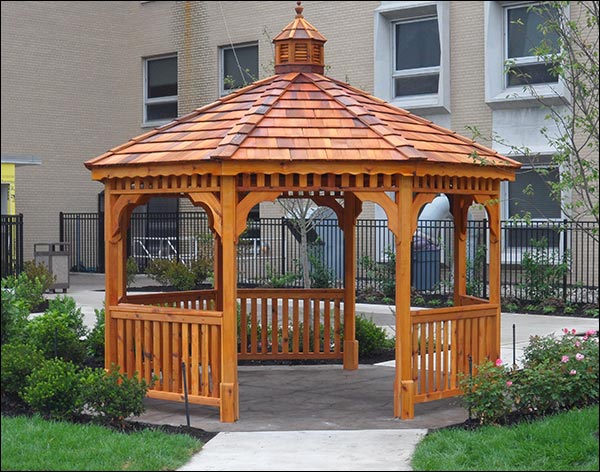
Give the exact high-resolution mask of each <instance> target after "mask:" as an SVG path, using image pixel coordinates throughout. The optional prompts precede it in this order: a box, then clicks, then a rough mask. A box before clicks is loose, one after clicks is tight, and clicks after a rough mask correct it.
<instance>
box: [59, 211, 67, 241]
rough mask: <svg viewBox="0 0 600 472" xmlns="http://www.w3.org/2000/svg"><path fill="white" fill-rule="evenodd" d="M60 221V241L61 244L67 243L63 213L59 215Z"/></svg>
mask: <svg viewBox="0 0 600 472" xmlns="http://www.w3.org/2000/svg"><path fill="white" fill-rule="evenodd" d="M58 220H59V226H58V240H59V241H60V242H61V243H64V242H65V228H64V224H65V214H64V213H63V212H62V211H61V212H59V213H58Z"/></svg>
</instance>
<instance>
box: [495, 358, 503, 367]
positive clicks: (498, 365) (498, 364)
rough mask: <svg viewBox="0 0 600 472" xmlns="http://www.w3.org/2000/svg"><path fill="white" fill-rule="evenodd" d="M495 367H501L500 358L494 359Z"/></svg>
mask: <svg viewBox="0 0 600 472" xmlns="http://www.w3.org/2000/svg"><path fill="white" fill-rule="evenodd" d="M496 367H502V359H500V358H498V359H496Z"/></svg>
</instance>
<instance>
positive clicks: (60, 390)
mask: <svg viewBox="0 0 600 472" xmlns="http://www.w3.org/2000/svg"><path fill="white" fill-rule="evenodd" d="M27 384H28V385H26V386H25V388H24V389H23V393H22V398H23V400H25V402H26V403H27V404H28V405H29V406H30V407H31V408H32V409H33V410H35V411H37V412H40V413H43V414H48V415H50V416H52V417H54V418H59V419H68V418H72V417H73V416H75V415H77V414H80V413H81V411H82V409H83V400H82V396H81V388H82V381H81V373H80V371H79V370H78V369H77V367H76V366H75V364H73V363H72V362H65V361H63V360H62V359H50V360H45V361H44V362H43V363H42V364H41V365H40V367H39V368H37V369H34V370H33V372H32V373H31V374H30V375H29V376H28V377H27Z"/></svg>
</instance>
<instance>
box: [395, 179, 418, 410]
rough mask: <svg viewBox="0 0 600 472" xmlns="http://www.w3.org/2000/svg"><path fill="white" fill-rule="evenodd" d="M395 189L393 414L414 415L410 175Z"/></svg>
mask: <svg viewBox="0 0 600 472" xmlns="http://www.w3.org/2000/svg"><path fill="white" fill-rule="evenodd" d="M398 179H399V189H398V191H397V192H396V210H397V215H398V219H397V223H396V224H397V227H396V231H394V233H395V240H396V377H395V379H394V416H395V417H396V418H398V417H399V418H401V419H403V420H404V419H411V418H414V416H415V411H414V397H415V384H414V381H413V372H412V366H411V349H412V346H411V341H412V326H411V315H410V289H411V285H410V262H411V261H410V259H411V242H412V236H413V235H412V234H411V231H412V227H413V225H412V221H411V220H412V218H411V217H412V202H413V188H412V177H411V176H399V177H398Z"/></svg>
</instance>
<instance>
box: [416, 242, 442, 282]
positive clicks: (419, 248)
mask: <svg viewBox="0 0 600 472" xmlns="http://www.w3.org/2000/svg"><path fill="white" fill-rule="evenodd" d="M440 263H441V249H440V248H439V246H438V245H437V244H436V243H435V242H433V241H432V240H431V239H429V238H427V237H426V236H423V235H420V234H417V235H415V237H414V238H413V244H412V254H411V267H410V273H411V277H410V278H411V285H412V286H413V287H414V288H415V290H431V289H433V288H434V287H435V286H436V285H437V284H439V283H440Z"/></svg>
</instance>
